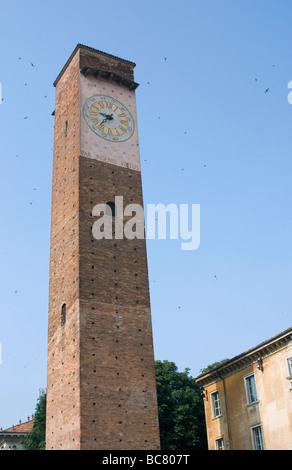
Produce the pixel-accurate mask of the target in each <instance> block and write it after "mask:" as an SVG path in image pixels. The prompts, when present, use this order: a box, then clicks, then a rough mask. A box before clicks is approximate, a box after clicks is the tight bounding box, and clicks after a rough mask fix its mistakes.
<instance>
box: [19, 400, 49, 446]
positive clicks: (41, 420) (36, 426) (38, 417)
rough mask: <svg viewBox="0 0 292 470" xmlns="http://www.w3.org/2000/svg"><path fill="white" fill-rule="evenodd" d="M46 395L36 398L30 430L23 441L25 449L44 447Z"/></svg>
mask: <svg viewBox="0 0 292 470" xmlns="http://www.w3.org/2000/svg"><path fill="white" fill-rule="evenodd" d="M45 440H46V395H42V396H40V397H39V398H38V401H37V405H36V410H35V414H34V422H33V428H32V432H31V433H30V434H29V435H28V437H27V439H26V440H25V442H24V448H25V449H26V450H45V448H46V442H45Z"/></svg>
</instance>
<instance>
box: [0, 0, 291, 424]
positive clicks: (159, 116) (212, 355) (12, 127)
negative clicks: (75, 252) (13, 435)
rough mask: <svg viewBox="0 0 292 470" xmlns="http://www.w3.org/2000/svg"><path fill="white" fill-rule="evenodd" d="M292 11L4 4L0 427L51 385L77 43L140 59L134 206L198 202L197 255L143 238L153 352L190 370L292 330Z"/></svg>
mask: <svg viewBox="0 0 292 470" xmlns="http://www.w3.org/2000/svg"><path fill="white" fill-rule="evenodd" d="M291 17H292V5H291V2H290V1H288V0H287V1H285V0H256V1H255V0H237V1H236V2H235V1H232V0H221V1H220V2H218V0H204V1H203V0H182V1H180V2H178V1H173V0H167V1H165V0H155V1H154V0H147V1H146V0H139V1H137V0H135V1H134V0H124V1H118V0H112V1H111V2H101V1H99V0H95V1H91V0H84V1H83V2H77V1H75V0H71V1H68V0H63V1H61V2H60V1H56V0H51V1H50V2H47V1H42V2H39V1H36V0H27V1H26V2H24V1H21V0H19V1H15V0H9V1H8V0H0V22H1V27H0V48H1V62H0V64H1V65H0V82H1V84H2V98H3V101H2V103H1V105H0V129H1V134H0V135H1V139H0V150H1V152H0V158H1V160H0V165H1V166H0V171H1V186H0V195H1V232H0V242H1V243H0V263H1V271H0V276H1V278H0V292H1V294H0V325H1V327H0V343H1V346H2V364H1V365H0V427H1V426H2V427H3V428H5V427H8V426H10V425H12V424H16V423H17V422H18V420H19V419H21V420H23V421H24V420H25V419H26V418H27V416H28V415H31V413H33V412H34V409H35V404H36V401H37V397H38V391H39V389H40V388H45V387H46V352H47V310H48V279H49V240H50V209H51V176H52V155H53V154H52V147H53V125H54V118H53V117H52V116H51V113H52V111H53V110H54V98H55V89H54V87H53V82H54V80H55V78H56V77H57V75H58V73H59V72H60V70H61V68H62V67H63V65H64V63H65V62H66V61H67V59H68V58H69V56H70V54H71V53H72V51H73V50H74V48H75V46H76V45H77V43H81V44H85V45H87V46H90V47H93V48H96V49H99V50H102V51H105V52H108V53H110V54H113V55H116V56H118V57H122V58H124V59H128V60H131V61H133V62H135V63H136V64H137V65H136V68H135V80H136V81H137V82H138V83H139V84H140V86H139V87H138V89H137V91H136V99H137V111H138V129H139V137H140V152H141V163H142V181H143V193H144V204H145V205H146V204H150V203H155V204H157V203H163V204H169V203H175V204H190V205H191V204H200V208H201V243H200V247H199V249H198V250H195V251H192V252H190V251H189V252H186V251H182V250H181V246H180V240H148V241H147V250H148V265H149V278H150V279H149V282H150V293H151V306H152V321H153V334H154V350H155V358H156V359H161V360H164V359H167V360H170V361H174V362H175V363H176V364H177V366H178V368H179V370H184V369H185V368H186V367H188V368H190V369H191V371H190V373H191V375H192V376H193V377H195V376H196V375H197V374H199V372H200V369H201V368H203V367H205V366H206V365H208V364H210V363H212V362H214V361H217V360H221V359H223V358H227V357H228V358H231V357H233V356H235V355H237V354H239V353H241V352H243V351H245V350H247V349H248V348H250V347H253V346H255V345H256V344H258V343H259V342H261V341H263V340H265V339H268V338H270V337H271V336H274V335H275V334H277V333H279V332H281V331H283V330H285V329H286V328H288V327H290V326H291V324H292V321H291V313H292V299H291V278H292V276H291V274H292V256H291V238H292V237H291V235H292V233H291V232H292V224H291V172H292V171H291V170H292V164H291V147H292V106H291V104H289V103H288V100H287V97H288V93H289V90H288V88H287V86H288V82H289V81H290V80H292V29H291ZM32 64H33V65H32ZM267 89H269V90H268V92H266V93H265V90H267ZM25 118H26V119H25ZM215 276H216V277H215Z"/></svg>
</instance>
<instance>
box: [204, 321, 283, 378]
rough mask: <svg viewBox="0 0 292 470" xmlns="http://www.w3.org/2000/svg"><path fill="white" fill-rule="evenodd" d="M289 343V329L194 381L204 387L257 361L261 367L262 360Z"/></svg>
mask: <svg viewBox="0 0 292 470" xmlns="http://www.w3.org/2000/svg"><path fill="white" fill-rule="evenodd" d="M290 341H292V328H289V329H288V330H285V331H284V332H282V333H280V334H279V335H277V336H274V337H273V338H271V339H269V340H267V341H264V342H263V343H260V344H259V345H257V346H255V347H254V348H252V349H249V350H248V351H246V352H244V353H242V354H240V355H238V356H235V357H234V358H232V359H229V360H227V361H225V362H224V363H222V364H221V365H219V366H217V367H214V368H213V369H210V370H208V371H206V372H203V373H202V374H200V375H199V376H197V377H196V378H195V380H196V382H197V383H198V384H199V385H200V386H201V387H206V386H208V385H211V384H212V383H214V382H218V381H219V380H222V379H225V378H226V377H228V376H230V375H233V374H234V373H236V372H238V371H240V370H243V369H246V368H247V367H249V366H251V365H253V364H254V363H257V362H258V361H259V363H258V364H259V367H261V361H262V360H263V359H264V358H266V357H267V356H270V355H271V354H274V353H275V352H277V351H279V350H280V349H283V348H284V347H286V346H287V345H288V343H289V342H290Z"/></svg>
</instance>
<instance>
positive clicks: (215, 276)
mask: <svg viewBox="0 0 292 470" xmlns="http://www.w3.org/2000/svg"><path fill="white" fill-rule="evenodd" d="M18 60H22V57H18ZM166 60H167V57H164V61H166ZM29 63H30V65H31V67H32V68H35V65H34V63H33V62H29ZM274 67H275V65H273V68H274ZM254 80H255V82H258V78H255V79H254ZM147 84H148V85H150V82H149V81H148V82H147ZM27 85H28V83H27V82H26V83H25V84H24V86H27ZM269 90H270V88H265V90H264V93H265V94H266V93H268V92H269ZM44 98H47V95H45V96H44ZM1 99H2V102H3V101H4V98H1ZM23 119H24V120H26V119H28V116H24V118H23ZM158 119H159V120H160V119H161V117H160V116H158ZM184 134H187V132H186V131H185V132H184ZM16 157H17V158H18V157H19V155H16ZM144 161H145V162H146V161H147V159H145V160H144ZM203 166H204V168H206V167H207V165H206V164H204V165H203ZM181 171H184V168H181ZM33 190H34V191H36V190H37V188H34V189H33ZM32 204H33V200H32V201H31V202H29V205H32ZM214 279H215V280H216V281H217V280H218V277H217V275H216V274H214ZM155 282H156V281H153V283H155ZM17 292H18V291H17V290H15V292H14V293H15V294H17ZM177 308H178V309H180V308H181V306H178V307H177Z"/></svg>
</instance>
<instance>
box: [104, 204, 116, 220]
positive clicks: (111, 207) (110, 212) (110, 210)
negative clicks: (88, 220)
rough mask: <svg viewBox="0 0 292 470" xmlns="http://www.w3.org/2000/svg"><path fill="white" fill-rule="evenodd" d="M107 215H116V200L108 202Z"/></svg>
mask: <svg viewBox="0 0 292 470" xmlns="http://www.w3.org/2000/svg"><path fill="white" fill-rule="evenodd" d="M105 215H108V216H110V217H115V216H116V205H115V203H114V202H107V203H106V207H105Z"/></svg>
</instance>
